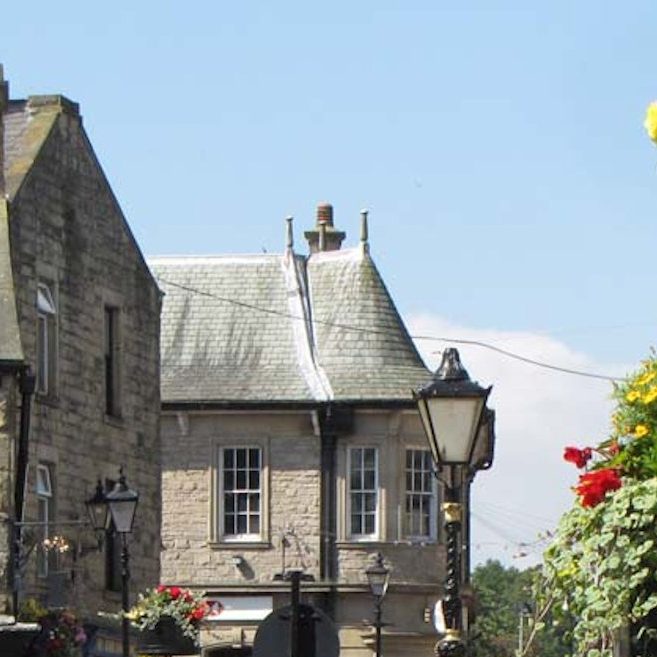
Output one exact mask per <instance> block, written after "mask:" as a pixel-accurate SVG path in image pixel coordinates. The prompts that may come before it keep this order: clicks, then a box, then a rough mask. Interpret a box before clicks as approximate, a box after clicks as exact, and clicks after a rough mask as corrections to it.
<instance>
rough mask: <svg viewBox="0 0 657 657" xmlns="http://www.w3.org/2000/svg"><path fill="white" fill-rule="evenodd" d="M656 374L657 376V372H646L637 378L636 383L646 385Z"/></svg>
mask: <svg viewBox="0 0 657 657" xmlns="http://www.w3.org/2000/svg"><path fill="white" fill-rule="evenodd" d="M655 376H657V372H646V373H645V374H642V375H641V376H640V377H639V378H638V379H637V380H636V384H637V385H639V386H644V385H646V383H650V382H651V381H652V380H653V379H654V378H655Z"/></svg>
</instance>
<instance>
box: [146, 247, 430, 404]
mask: <svg viewBox="0 0 657 657" xmlns="http://www.w3.org/2000/svg"><path fill="white" fill-rule="evenodd" d="M149 264H150V266H151V268H152V270H153V272H154V274H155V277H156V279H157V280H158V282H159V284H160V286H161V287H162V289H163V291H164V292H165V297H164V304H163V311H162V334H161V349H162V400H163V401H164V402H165V403H167V402H168V403H175V402H208V403H211V402H227V403H240V402H281V403H284V402H313V401H323V400H337V401H386V400H387V401H393V400H394V401H399V400H409V399H410V390H411V389H412V388H417V387H419V386H420V385H422V384H424V383H426V381H427V379H428V378H429V372H428V370H427V369H426V368H425V366H424V364H423V363H422V360H421V359H420V357H419V355H418V353H417V351H416V349H415V347H414V345H413V342H412V340H411V339H410V337H409V335H408V333H407V331H406V329H405V327H404V324H403V322H402V320H401V318H400V316H399V314H398V313H397V310H396V309H395V306H394V304H393V302H392V299H391V298H390V295H389V294H388V292H387V290H386V288H385V285H384V284H383V281H382V280H381V277H380V275H379V273H378V271H377V269H376V266H375V265H374V262H373V261H372V259H371V258H370V256H369V254H368V253H367V251H366V249H362V248H358V249H345V250H340V251H332V252H322V253H317V254H314V255H311V256H309V257H307V258H306V257H302V256H299V255H294V254H292V253H291V252H287V253H286V254H282V255H280V254H279V255H254V256H239V257H238V256H224V257H221V256H219V257H210V258H193V257H185V258H167V257H163V258H153V259H149Z"/></svg>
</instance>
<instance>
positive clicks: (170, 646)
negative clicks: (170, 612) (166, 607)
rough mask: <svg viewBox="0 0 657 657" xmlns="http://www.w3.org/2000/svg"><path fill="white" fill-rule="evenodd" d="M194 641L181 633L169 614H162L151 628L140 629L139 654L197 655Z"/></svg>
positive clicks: (197, 650)
mask: <svg viewBox="0 0 657 657" xmlns="http://www.w3.org/2000/svg"><path fill="white" fill-rule="evenodd" d="M198 652H199V649H198V648H197V647H196V645H195V644H194V641H193V640H192V639H190V638H189V637H186V636H184V635H183V633H182V631H181V629H180V627H179V626H178V625H177V624H176V621H175V619H174V618H172V617H171V616H162V618H160V620H159V621H158V622H157V624H156V625H155V627H154V628H153V629H152V630H142V632H141V639H140V641H139V648H138V653H139V654H140V655H198Z"/></svg>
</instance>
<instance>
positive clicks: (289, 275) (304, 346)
mask: <svg viewBox="0 0 657 657" xmlns="http://www.w3.org/2000/svg"><path fill="white" fill-rule="evenodd" d="M281 266H282V269H283V276H284V277H285V286H286V288H287V291H288V295H287V299H288V309H289V311H290V315H291V316H292V317H291V318H290V322H291V323H292V334H293V340H294V347H295V349H296V353H297V362H298V365H299V369H300V370H301V374H302V375H303V378H304V380H305V381H306V385H307V386H308V388H310V392H311V393H312V395H313V397H314V398H315V399H316V400H317V401H328V400H330V399H333V390H332V389H331V384H330V383H329V380H328V377H327V376H326V374H325V373H324V370H323V369H322V368H321V367H320V366H319V365H318V362H317V353H316V352H315V344H314V340H313V338H312V327H311V323H310V307H309V299H308V294H307V290H306V285H305V279H304V275H303V264H302V261H300V260H299V259H297V258H296V257H295V256H294V255H293V254H292V253H288V254H286V255H284V256H283V258H282V259H281ZM296 317H299V318H300V319H294V318H296Z"/></svg>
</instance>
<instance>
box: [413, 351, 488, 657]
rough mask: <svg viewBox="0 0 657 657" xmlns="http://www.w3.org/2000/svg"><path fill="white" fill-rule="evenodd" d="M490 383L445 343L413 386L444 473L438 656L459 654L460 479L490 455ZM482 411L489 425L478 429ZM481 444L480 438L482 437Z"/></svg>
mask: <svg viewBox="0 0 657 657" xmlns="http://www.w3.org/2000/svg"><path fill="white" fill-rule="evenodd" d="M490 391H491V388H483V387H482V386H480V385H479V384H478V383H475V382H474V381H471V380H470V377H469V376H468V373H467V371H466V370H465V368H464V367H463V365H461V360H460V357H459V352H458V350H457V349H452V348H450V349H446V350H445V351H444V353H443V359H442V362H441V363H440V367H439V368H438V369H437V370H436V373H435V374H434V376H433V378H432V379H431V381H430V382H429V383H428V384H427V385H426V386H425V387H423V388H421V389H420V390H418V391H415V392H413V397H414V399H415V401H416V402H417V405H418V410H419V412H420V419H421V420H422V425H423V428H424V431H425V433H426V436H427V440H428V442H429V447H430V448H431V454H432V456H433V460H434V462H435V465H436V468H437V469H438V470H439V472H441V473H443V472H444V471H445V470H447V472H448V474H449V476H448V479H447V480H443V484H444V489H445V502H444V503H443V504H442V511H443V516H444V525H445V536H446V540H445V545H446V552H447V567H446V575H445V595H444V599H443V610H444V614H445V627H446V630H445V637H444V638H443V639H441V640H440V641H439V642H438V644H437V645H436V654H437V655H439V657H447V656H450V657H461V656H462V655H464V654H465V645H464V643H463V639H462V636H461V634H462V624H463V619H462V607H461V598H460V591H459V587H460V583H461V573H460V570H461V568H460V563H461V555H460V549H459V534H460V531H461V523H462V502H461V484H462V482H463V479H464V476H465V478H468V477H470V476H471V473H472V472H475V471H476V470H477V469H478V468H481V467H486V465H488V464H489V461H492V439H493V436H494V434H493V433H492V421H493V419H494V418H493V417H491V416H490V415H489V414H488V413H484V410H485V406H486V400H487V399H488V395H489V394H490ZM482 417H485V418H486V419H487V420H488V426H489V427H490V428H489V429H486V430H483V429H482ZM481 441H483V443H484V444H482V442H481Z"/></svg>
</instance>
